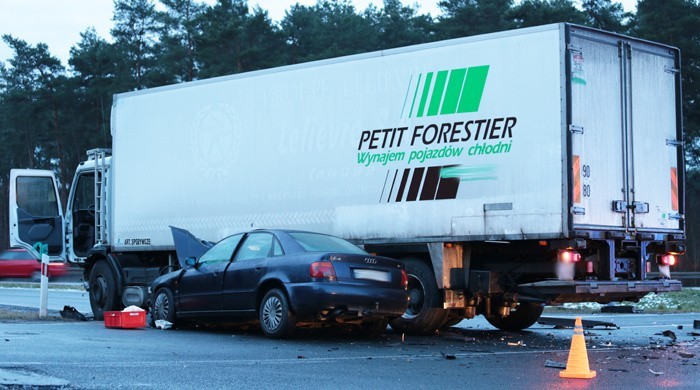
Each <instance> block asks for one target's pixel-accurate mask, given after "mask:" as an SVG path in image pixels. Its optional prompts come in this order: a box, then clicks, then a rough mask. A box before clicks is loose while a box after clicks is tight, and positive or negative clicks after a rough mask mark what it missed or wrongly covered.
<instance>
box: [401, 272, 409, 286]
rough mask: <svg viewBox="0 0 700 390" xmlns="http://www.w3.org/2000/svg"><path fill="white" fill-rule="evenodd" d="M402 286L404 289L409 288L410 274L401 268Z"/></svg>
mask: <svg viewBox="0 0 700 390" xmlns="http://www.w3.org/2000/svg"><path fill="white" fill-rule="evenodd" d="M401 287H403V288H404V290H407V289H408V275H407V274H406V270H401Z"/></svg>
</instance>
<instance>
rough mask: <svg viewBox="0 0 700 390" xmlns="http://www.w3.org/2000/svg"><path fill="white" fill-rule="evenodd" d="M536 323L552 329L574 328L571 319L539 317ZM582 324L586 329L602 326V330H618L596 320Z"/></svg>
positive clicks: (607, 323)
mask: <svg viewBox="0 0 700 390" xmlns="http://www.w3.org/2000/svg"><path fill="white" fill-rule="evenodd" d="M537 323H538V324H540V325H552V326H554V329H564V328H573V327H574V319H573V318H557V317H540V318H539V319H538V320H537ZM582 323H583V327H584V328H587V329H590V328H594V327H596V326H602V327H604V328H615V329H620V327H619V326H617V325H615V324H614V323H612V322H605V321H596V320H583V321H582Z"/></svg>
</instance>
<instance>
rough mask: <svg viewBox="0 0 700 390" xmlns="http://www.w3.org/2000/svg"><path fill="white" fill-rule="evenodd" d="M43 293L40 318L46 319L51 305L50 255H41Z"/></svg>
mask: <svg viewBox="0 0 700 390" xmlns="http://www.w3.org/2000/svg"><path fill="white" fill-rule="evenodd" d="M40 290H41V293H40V295H39V300H40V301H39V318H44V317H46V314H47V308H46V306H47V305H48V303H49V255H47V254H46V253H43V254H42V255H41V289H40Z"/></svg>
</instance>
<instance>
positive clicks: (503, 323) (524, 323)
mask: <svg viewBox="0 0 700 390" xmlns="http://www.w3.org/2000/svg"><path fill="white" fill-rule="evenodd" d="M543 310H544V305H542V304H539V303H532V302H520V304H518V306H517V307H516V308H515V309H512V310H511V312H510V315H508V316H507V317H499V316H492V317H490V318H488V317H487V318H486V321H488V322H489V323H490V324H491V325H493V326H495V327H496V328H498V329H500V330H506V331H510V332H517V331H521V330H523V329H526V328H529V327H530V326H532V325H533V324H534V323H535V322H537V319H538V318H540V316H541V315H542V311H543Z"/></svg>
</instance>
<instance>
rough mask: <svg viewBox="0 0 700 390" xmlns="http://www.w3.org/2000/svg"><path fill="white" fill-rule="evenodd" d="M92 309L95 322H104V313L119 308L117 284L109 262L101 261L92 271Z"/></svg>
mask: <svg viewBox="0 0 700 390" xmlns="http://www.w3.org/2000/svg"><path fill="white" fill-rule="evenodd" d="M89 283H90V284H89V286H90V307H91V308H92V314H93V315H94V316H95V320H98V321H102V320H104V312H106V311H110V310H115V309H116V308H117V305H118V302H117V283H116V282H115V281H114V273H113V272H112V269H111V268H110V267H109V265H108V264H107V262H105V261H104V260H100V261H98V262H97V263H95V265H94V266H93V267H92V271H90V280H89Z"/></svg>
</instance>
